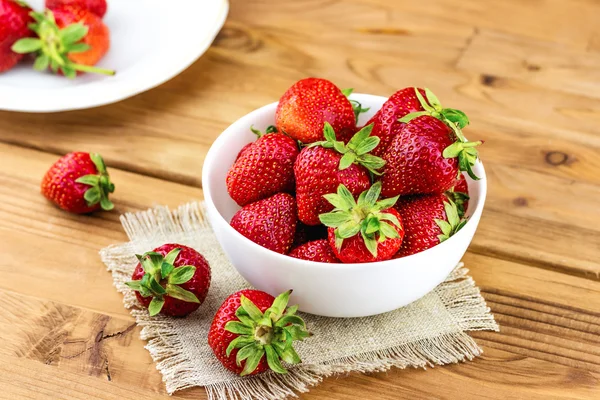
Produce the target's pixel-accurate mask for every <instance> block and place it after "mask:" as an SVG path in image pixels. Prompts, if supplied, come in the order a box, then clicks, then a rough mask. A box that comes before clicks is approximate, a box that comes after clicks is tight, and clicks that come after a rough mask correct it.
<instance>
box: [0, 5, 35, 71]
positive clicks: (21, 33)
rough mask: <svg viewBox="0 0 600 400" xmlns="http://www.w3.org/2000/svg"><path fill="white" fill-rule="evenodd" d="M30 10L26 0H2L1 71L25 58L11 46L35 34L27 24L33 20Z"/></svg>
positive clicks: (0, 16)
mask: <svg viewBox="0 0 600 400" xmlns="http://www.w3.org/2000/svg"><path fill="white" fill-rule="evenodd" d="M30 12H31V8H29V6H28V5H27V3H25V2H24V1H20V0H0V72H4V71H8V70H9V69H11V68H12V67H14V66H15V65H16V64H17V63H18V62H19V61H20V60H21V59H22V58H23V55H22V54H19V53H15V52H14V51H12V50H11V47H12V46H13V45H14V44H15V42H17V41H18V40H19V39H23V38H27V37H30V36H33V32H32V31H31V30H30V29H29V27H28V26H27V25H28V24H30V23H32V22H33V18H32V17H31V16H30V15H29V13H30Z"/></svg>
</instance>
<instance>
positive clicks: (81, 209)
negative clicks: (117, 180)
mask: <svg viewBox="0 0 600 400" xmlns="http://www.w3.org/2000/svg"><path fill="white" fill-rule="evenodd" d="M41 191H42V194H43V195H44V196H45V197H46V198H47V199H48V200H50V201H51V202H53V203H54V204H56V205H57V206H59V207H60V208H62V209H63V210H65V211H69V212H72V213H75V214H87V213H90V212H92V211H96V210H99V209H103V210H107V211H108V210H112V209H113V208H114V205H113V203H112V202H111V201H110V200H109V199H108V196H109V193H112V192H114V191H115V185H114V184H113V183H112V182H111V181H110V177H109V176H108V172H107V171H106V165H105V164H104V160H103V159H102V157H101V156H100V154H97V153H83V152H75V153H69V154H67V155H65V156H63V157H61V158H59V159H58V161H56V162H55V163H54V164H53V165H52V166H51V167H50V169H49V170H48V171H47V172H46V174H45V175H44V178H43V179H42V185H41Z"/></svg>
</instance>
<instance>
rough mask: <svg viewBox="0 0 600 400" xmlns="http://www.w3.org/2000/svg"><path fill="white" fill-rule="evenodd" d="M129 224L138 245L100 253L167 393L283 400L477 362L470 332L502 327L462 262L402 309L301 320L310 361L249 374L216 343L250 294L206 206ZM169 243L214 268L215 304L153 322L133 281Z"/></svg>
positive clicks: (127, 218) (140, 216) (300, 346)
mask: <svg viewBox="0 0 600 400" xmlns="http://www.w3.org/2000/svg"><path fill="white" fill-rule="evenodd" d="M121 221H122V224H123V227H124V229H125V231H126V232H127V235H128V236H129V238H130V240H131V241H130V242H128V243H124V244H118V245H113V246H110V247H107V248H105V249H103V250H102V251H101V252H100V255H101V257H102V261H103V262H104V263H105V264H106V265H107V267H108V270H109V271H110V272H111V273H112V276H113V279H114V284H115V286H116V288H117V290H118V291H119V292H121V293H123V295H124V303H125V307H127V308H128V309H130V310H131V314H132V315H133V316H134V317H135V319H136V321H137V323H138V324H139V325H141V326H142V327H143V329H142V332H141V337H142V339H144V340H147V341H148V343H147V345H146V348H147V349H148V351H149V352H150V354H151V355H152V358H153V359H154V361H155V362H156V367H157V368H158V370H159V371H160V372H161V373H162V375H163V381H164V382H165V385H166V389H167V392H168V393H169V394H172V393H173V392H175V391H177V390H181V389H184V388H189V387H192V386H203V387H205V388H206V391H207V393H208V397H209V399H215V400H217V399H218V400H225V399H239V400H246V399H248V400H250V399H253V400H276V399H283V398H285V397H288V396H295V395H296V394H297V393H298V392H306V391H308V390H309V388H310V386H312V385H315V384H318V383H319V382H320V381H321V380H322V379H323V378H324V377H327V376H331V375H334V374H339V373H347V372H351V371H360V372H370V371H384V370H387V369H389V368H391V367H398V368H406V367H422V368H424V367H427V366H434V365H443V364H449V363H456V362H459V361H465V360H471V359H473V358H474V357H476V356H478V355H480V354H481V349H480V348H479V347H478V346H477V344H476V343H475V341H473V339H472V338H471V337H470V336H469V335H467V333H466V332H467V331H474V330H498V325H497V324H496V322H495V321H494V318H493V316H492V314H491V313H490V310H489V308H488V307H487V306H486V304H485V301H484V299H483V298H482V297H481V295H480V293H479V289H478V288H477V287H476V286H475V283H474V282H473V280H472V279H471V278H470V277H469V276H468V275H467V272H468V270H467V269H466V268H464V267H463V266H462V264H461V265H459V266H457V268H456V269H455V270H454V271H453V272H452V273H451V274H450V275H449V276H448V278H447V279H446V281H445V282H443V283H442V284H440V285H439V286H438V287H437V288H435V289H434V290H433V291H432V292H431V293H429V294H428V295H426V296H425V297H423V298H422V299H420V300H418V301H416V302H414V303H412V304H410V305H408V306H406V307H403V308H401V309H398V310H396V311H392V312H389V313H386V314H382V315H377V316H373V317H366V318H326V317H319V316H315V315H310V314H302V313H301V314H302V317H303V318H304V319H305V320H306V323H307V325H308V329H309V330H310V331H311V332H312V333H313V334H314V335H313V336H312V337H310V338H308V339H306V340H305V341H303V342H297V344H296V350H297V352H298V354H299V355H300V357H301V358H302V364H299V365H298V366H294V367H292V368H290V370H289V373H288V374H286V375H280V374H275V373H269V372H267V373H264V374H261V375H258V376H252V377H244V378H241V377H239V376H236V375H234V374H233V373H231V372H229V371H228V370H226V369H225V368H224V367H223V366H222V365H221V364H220V363H219V361H218V360H217V359H216V358H215V357H214V355H213V353H212V350H211V349H210V347H209V346H208V343H207V334H208V329H209V327H210V324H211V322H212V318H213V316H214V314H215V312H216V311H217V309H218V308H219V306H220V305H221V303H222V302H223V300H224V299H225V298H226V297H227V296H229V295H230V294H232V293H234V292H236V291H237V290H240V289H243V288H248V287H249V284H248V283H247V282H246V281H245V280H244V279H243V278H242V277H241V276H240V275H239V274H238V273H237V272H236V270H235V268H234V267H233V266H232V265H231V263H230V262H229V260H228V259H227V257H226V256H225V254H224V253H223V252H222V250H221V247H220V246H219V243H218V241H217V239H216V237H215V236H214V234H213V232H212V230H211V228H210V226H209V225H208V223H207V222H206V219H205V218H204V212H203V209H202V204H201V203H198V202H194V203H189V204H185V205H183V206H181V207H179V208H178V209H177V210H174V211H170V210H169V209H168V208H166V207H156V208H153V209H150V210H148V211H144V212H138V213H131V214H126V215H123V216H122V217H121ZM164 243H179V244H183V245H187V246H191V247H193V248H195V249H196V250H198V251H199V252H200V253H202V254H203V255H204V256H205V257H206V259H207V260H208V262H209V263H210V266H211V268H212V283H211V287H210V291H209V293H208V297H207V298H206V301H205V302H204V303H203V304H202V305H201V306H200V308H199V309H198V311H196V312H194V313H193V314H191V315H189V316H188V317H187V318H177V319H176V318H168V317H161V316H158V317H152V318H150V317H149V316H148V313H147V311H146V310H144V309H141V308H139V303H138V301H137V299H136V298H135V295H134V294H133V291H131V289H129V288H128V287H127V286H126V285H125V284H124V282H126V281H128V280H129V279H130V277H131V274H132V272H133V270H134V268H135V266H136V264H137V259H136V258H135V254H142V253H144V252H146V251H149V250H151V249H153V248H155V247H158V246H160V245H162V244H164Z"/></svg>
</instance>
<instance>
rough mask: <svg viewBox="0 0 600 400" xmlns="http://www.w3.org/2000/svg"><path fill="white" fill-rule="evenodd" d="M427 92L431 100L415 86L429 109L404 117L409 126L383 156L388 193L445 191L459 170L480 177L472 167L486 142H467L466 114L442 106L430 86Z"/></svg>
mask: <svg viewBox="0 0 600 400" xmlns="http://www.w3.org/2000/svg"><path fill="white" fill-rule="evenodd" d="M425 92H426V94H427V100H425V98H424V97H423V96H422V95H421V93H420V92H419V91H418V90H417V89H415V94H416V96H417V97H418V98H419V101H420V102H421V105H422V106H423V108H424V109H425V111H419V112H415V113H412V114H408V115H406V116H405V117H403V118H401V119H400V121H401V122H405V123H406V125H405V126H404V127H403V128H402V130H401V131H400V133H399V134H397V135H396V136H395V137H394V138H393V139H392V141H391V143H390V145H389V146H388V148H387V149H386V151H385V153H384V155H383V159H384V160H385V161H386V166H385V169H384V173H383V176H382V178H381V182H382V184H383V189H382V193H383V195H384V196H396V195H408V194H419V193H443V192H445V191H446V190H448V189H450V188H451V187H452V186H453V185H454V182H455V181H456V179H457V177H458V173H459V171H466V172H467V173H468V174H469V176H471V178H473V179H478V178H477V176H476V175H475V174H474V173H473V171H472V166H473V165H474V164H475V161H476V160H477V150H476V149H475V147H476V146H478V145H480V144H482V142H467V141H466V139H465V137H464V135H463V134H462V131H461V129H462V128H463V127H464V126H466V125H467V124H468V119H467V117H466V115H465V114H464V113H462V112H461V111H458V110H454V109H445V108H442V107H441V105H440V104H439V100H438V99H437V97H435V95H434V94H433V93H432V92H431V91H430V90H429V89H425ZM429 104H432V105H431V106H430V105H429Z"/></svg>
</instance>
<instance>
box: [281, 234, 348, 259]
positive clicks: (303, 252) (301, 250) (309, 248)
mask: <svg viewBox="0 0 600 400" xmlns="http://www.w3.org/2000/svg"><path fill="white" fill-rule="evenodd" d="M288 255H289V256H290V257H294V258H299V259H301V260H308V261H316V262H324V263H339V262H340V260H338V259H337V257H336V256H335V253H334V252H333V250H332V249H331V246H330V245H329V241H328V240H327V239H319V240H313V241H312V242H307V243H304V244H302V245H300V246H298V247H296V248H295V249H292V251H290V253H289V254H288Z"/></svg>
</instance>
